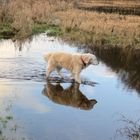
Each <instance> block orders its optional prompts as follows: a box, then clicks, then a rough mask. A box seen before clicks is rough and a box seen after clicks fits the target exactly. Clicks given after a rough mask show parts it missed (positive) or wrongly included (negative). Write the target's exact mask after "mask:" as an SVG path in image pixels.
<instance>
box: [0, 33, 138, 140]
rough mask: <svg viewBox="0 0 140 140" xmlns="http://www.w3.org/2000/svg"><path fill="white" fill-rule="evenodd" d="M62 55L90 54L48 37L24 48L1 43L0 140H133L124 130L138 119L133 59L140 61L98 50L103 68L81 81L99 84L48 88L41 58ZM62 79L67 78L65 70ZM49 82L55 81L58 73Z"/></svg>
mask: <svg viewBox="0 0 140 140" xmlns="http://www.w3.org/2000/svg"><path fill="white" fill-rule="evenodd" d="M62 50H63V51H66V52H71V53H72V52H85V51H86V52H87V51H88V49H86V48H78V47H76V46H74V45H68V44H66V43H64V42H62V41H60V40H58V39H54V38H48V37H47V36H46V35H45V34H41V35H38V36H34V37H33V38H32V39H30V40H25V41H24V42H22V43H21V42H18V41H15V42H13V41H12V40H2V41H1V42H0V104H1V105H0V106H1V109H0V116H1V117H0V137H4V138H5V139H8V140H10V139H14V140H20V139H33V140H46V139H49V140H56V139H57V140H112V139H113V140H114V139H117V140H127V139H129V136H130V135H131V132H132V133H133V131H130V132H129V131H126V128H128V129H127V130H129V129H130V130H131V128H133V125H131V123H129V121H128V120H131V121H137V120H138V119H139V118H140V109H139V106H140V99H139V93H140V90H139V89H140V86H139V85H140V76H139V74H140V73H139V67H138V66H139V64H140V63H139V61H135V60H136V58H135V56H136V57H139V56H137V55H134V56H133V55H132V56H130V57H129V59H128V57H127V56H125V55H123V56H122V54H120V51H118V50H108V51H106V50H98V49H97V50H95V53H96V55H97V57H98V59H99V60H100V64H99V65H97V66H89V67H88V68H86V69H85V70H83V71H82V73H81V79H82V80H83V81H85V80H87V81H92V82H95V83H98V84H95V85H94V86H90V85H84V84H81V85H79V84H74V83H73V84H71V83H49V82H46V80H45V79H44V76H45V65H46V64H45V62H44V60H43V58H42V55H43V54H44V53H45V52H50V51H62ZM89 51H90V52H91V50H89ZM126 61H127V63H125V62H126ZM62 73H63V74H64V75H65V76H67V77H69V73H68V72H67V71H66V70H63V71H62ZM51 76H57V75H56V72H55V71H54V72H53V73H52V74H51ZM5 120H6V121H5ZM137 123H138V124H137V125H139V122H137ZM134 128H135V129H136V127H134ZM137 139H139V136H137Z"/></svg>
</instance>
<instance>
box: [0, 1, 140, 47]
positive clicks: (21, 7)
mask: <svg viewBox="0 0 140 140" xmlns="http://www.w3.org/2000/svg"><path fill="white" fill-rule="evenodd" d="M99 6H102V7H111V6H112V7H117V9H118V13H120V12H119V10H120V9H119V8H118V7H120V8H123V9H127V8H129V9H130V10H135V11H137V9H140V4H139V1H138V0H133V1H132V0H125V1H122V0H119V1H116V0H110V1H109V0H100V1H97V0H92V1H90V0H83V1H80V2H79V1H78V0H71V1H70V0H36V1H33V0H23V1H20V0H9V1H0V38H11V37H16V38H17V37H18V38H23V37H28V36H30V35H32V34H36V33H42V32H45V31H46V30H47V32H48V35H51V36H60V35H61V37H63V38H64V39H65V40H70V41H74V42H76V43H80V44H86V45H90V46H93V45H119V46H128V45H131V46H132V47H134V46H135V47H139V46H140V16H138V15H137V14H136V15H135V13H131V11H130V12H129V11H125V12H126V14H125V15H124V14H118V13H117V12H116V11H115V13H114V11H112V12H113V13H110V12H109V13H105V11H100V12H99V11H98V10H97V8H96V9H95V10H96V11H95V10H94V11H92V10H88V9H87V7H88V8H89V7H92V8H93V7H99ZM83 7H84V8H85V9H82V8H83ZM138 12H139V11H138ZM129 14H133V15H129Z"/></svg>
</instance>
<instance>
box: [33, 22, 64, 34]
mask: <svg viewBox="0 0 140 140" xmlns="http://www.w3.org/2000/svg"><path fill="white" fill-rule="evenodd" d="M45 32H46V33H47V35H48V36H59V35H61V34H62V30H61V29H60V27H59V26H54V25H48V24H37V23H36V24H34V26H33V28H32V34H39V33H45Z"/></svg>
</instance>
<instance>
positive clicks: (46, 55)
mask: <svg viewBox="0 0 140 140" xmlns="http://www.w3.org/2000/svg"><path fill="white" fill-rule="evenodd" d="M51 55H52V54H51V53H46V54H44V55H43V57H44V60H45V61H48V60H49V58H50V56H51Z"/></svg>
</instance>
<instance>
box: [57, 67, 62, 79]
mask: <svg viewBox="0 0 140 140" xmlns="http://www.w3.org/2000/svg"><path fill="white" fill-rule="evenodd" d="M61 69H62V68H61V67H56V71H57V73H58V75H59V76H60V77H61V78H62V79H64V77H63V75H62V74H61V73H60V71H61Z"/></svg>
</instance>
